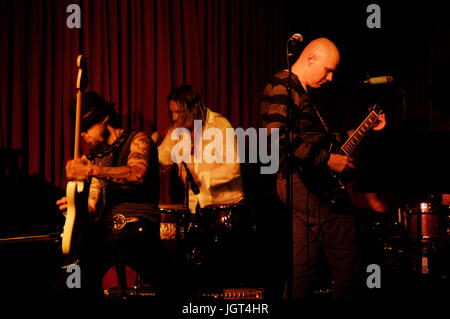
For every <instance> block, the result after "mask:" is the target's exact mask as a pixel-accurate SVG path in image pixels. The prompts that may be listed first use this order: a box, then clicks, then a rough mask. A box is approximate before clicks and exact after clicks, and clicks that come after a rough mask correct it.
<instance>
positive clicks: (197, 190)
mask: <svg viewBox="0 0 450 319" xmlns="http://www.w3.org/2000/svg"><path fill="white" fill-rule="evenodd" d="M182 163H183V166H184V169H185V170H186V175H187V179H188V181H189V183H190V184H191V189H192V192H194V194H195V195H197V194H198V193H200V189H199V188H198V185H197V183H196V182H195V181H194V178H193V177H192V174H191V171H190V170H189V168H188V167H187V165H186V163H185V162H184V161H182Z"/></svg>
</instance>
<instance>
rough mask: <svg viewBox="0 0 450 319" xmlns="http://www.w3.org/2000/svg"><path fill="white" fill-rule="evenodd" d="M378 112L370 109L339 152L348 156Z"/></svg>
mask: <svg viewBox="0 0 450 319" xmlns="http://www.w3.org/2000/svg"><path fill="white" fill-rule="evenodd" d="M379 114H380V113H377V112H375V111H371V112H370V114H369V115H368V116H367V117H366V119H365V120H364V121H363V122H362V123H361V125H360V126H359V127H358V128H357V129H356V130H355V131H354V132H353V134H352V135H351V136H350V137H349V138H348V139H347V141H346V142H345V143H344V144H343V145H342V147H341V149H340V150H339V152H338V153H339V154H341V155H347V156H350V155H351V154H352V153H353V152H354V150H355V149H356V147H357V146H358V145H359V143H360V142H361V140H362V139H363V137H364V136H365V135H366V133H367V131H368V130H369V129H370V128H371V127H372V126H373V124H374V123H375V121H376V120H377V119H378V116H379Z"/></svg>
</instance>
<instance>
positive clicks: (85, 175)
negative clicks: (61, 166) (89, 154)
mask: <svg viewBox="0 0 450 319" xmlns="http://www.w3.org/2000/svg"><path fill="white" fill-rule="evenodd" d="M92 167H93V164H92V163H91V162H89V160H88V159H87V158H86V156H85V155H83V156H82V157H81V158H80V159H73V160H69V161H68V162H67V164H66V174H67V178H68V179H70V180H76V181H84V180H87V179H89V177H90V176H89V175H91V174H92Z"/></svg>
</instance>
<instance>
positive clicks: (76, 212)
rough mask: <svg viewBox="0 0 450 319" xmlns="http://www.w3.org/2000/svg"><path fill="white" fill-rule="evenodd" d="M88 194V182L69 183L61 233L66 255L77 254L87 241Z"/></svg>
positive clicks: (63, 249)
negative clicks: (64, 219)
mask: <svg viewBox="0 0 450 319" xmlns="http://www.w3.org/2000/svg"><path fill="white" fill-rule="evenodd" d="M88 196H89V184H88V183H86V182H75V181H71V182H68V183H67V187H66V197H67V214H66V221H65V223H64V230H63V233H62V234H61V237H62V251H63V254H65V255H68V254H71V255H77V254H78V253H79V252H80V251H81V250H82V247H83V245H84V243H85V239H86V237H87V232H88V226H89V211H88V205H87V203H88Z"/></svg>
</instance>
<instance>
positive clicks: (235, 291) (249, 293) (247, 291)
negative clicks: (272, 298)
mask: <svg viewBox="0 0 450 319" xmlns="http://www.w3.org/2000/svg"><path fill="white" fill-rule="evenodd" d="M198 297H200V298H208V299H218V300H223V299H253V300H255V299H263V298H264V289H262V288H222V289H203V290H200V292H199V294H198Z"/></svg>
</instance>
